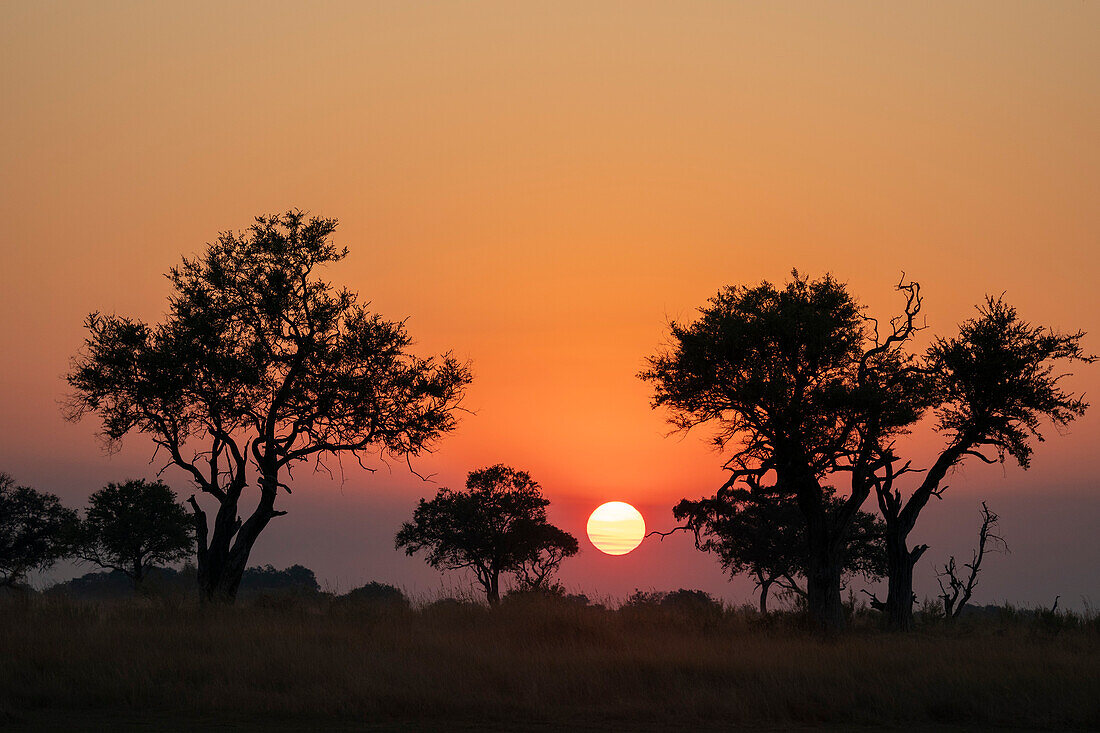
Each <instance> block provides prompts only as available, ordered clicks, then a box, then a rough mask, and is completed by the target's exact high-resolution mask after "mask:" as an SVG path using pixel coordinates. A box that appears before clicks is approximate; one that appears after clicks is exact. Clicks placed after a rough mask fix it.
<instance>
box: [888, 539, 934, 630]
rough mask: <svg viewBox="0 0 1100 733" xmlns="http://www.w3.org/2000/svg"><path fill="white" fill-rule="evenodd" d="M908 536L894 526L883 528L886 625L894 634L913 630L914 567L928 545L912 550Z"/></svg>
mask: <svg viewBox="0 0 1100 733" xmlns="http://www.w3.org/2000/svg"><path fill="white" fill-rule="evenodd" d="M906 540H907V533H904V532H902V531H901V530H900V528H899V527H897V526H896V525H894V526H890V525H889V524H888V525H887V529H886V567H887V573H888V575H889V582H888V586H887V588H888V589H887V595H886V623H887V626H889V627H890V628H891V629H893V630H895V631H912V630H913V626H914V624H913V598H914V596H913V568H914V567H915V566H916V564H917V560H918V559H919V558H920V556H921V555H923V554H924V551H925V550H926V549H928V547H927V545H918V546H917V547H915V548H913V549H912V550H910V549H909V547H908V544H907V541H906Z"/></svg>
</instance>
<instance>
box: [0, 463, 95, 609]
mask: <svg viewBox="0 0 1100 733" xmlns="http://www.w3.org/2000/svg"><path fill="white" fill-rule="evenodd" d="M76 522H77V517H76V512H74V511H73V510H72V509H69V508H67V507H65V506H62V504H61V500H60V499H58V498H57V497H56V496H54V495H53V494H47V493H45V492H42V491H36V490H35V489H32V488H30V487H29V486H18V485H16V483H15V479H13V478H12V477H11V476H9V475H8V474H6V473H0V587H9V588H10V587H13V586H16V585H18V584H20V583H22V582H24V581H25V580H26V578H27V575H28V574H29V573H30V572H31V571H34V570H45V569H46V568H48V567H50V566H51V565H53V564H54V563H55V562H57V561H58V560H60V559H62V558H64V557H67V556H68V555H69V554H70V552H71V547H72V538H73V531H74V527H75V525H76Z"/></svg>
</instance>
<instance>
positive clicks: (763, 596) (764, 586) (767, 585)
mask: <svg viewBox="0 0 1100 733" xmlns="http://www.w3.org/2000/svg"><path fill="white" fill-rule="evenodd" d="M771 587H772V580H771V579H770V578H769V579H768V580H761V581H760V615H761V616H767V615H768V591H769V590H770V589H771Z"/></svg>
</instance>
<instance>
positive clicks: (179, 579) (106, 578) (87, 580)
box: [45, 566, 195, 601]
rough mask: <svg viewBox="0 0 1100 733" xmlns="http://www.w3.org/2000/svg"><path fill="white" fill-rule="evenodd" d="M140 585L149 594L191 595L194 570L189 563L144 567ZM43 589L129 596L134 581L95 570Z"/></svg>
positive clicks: (83, 596) (82, 595) (91, 596)
mask: <svg viewBox="0 0 1100 733" xmlns="http://www.w3.org/2000/svg"><path fill="white" fill-rule="evenodd" d="M141 588H142V592H143V593H147V594H149V595H153V596H157V595H166V596H167V595H174V596H180V597H186V596H192V595H193V594H194V592H195V569H194V567H193V566H192V567H185V568H184V569H183V570H175V569H173V568H161V567H149V568H146V570H145V577H144V579H143V581H142V586H141ZM45 592H46V594H47V595H52V596H65V597H68V598H74V599H80V600H94V601H98V600H114V599H120V598H131V597H133V595H134V581H133V579H132V578H131V577H130V576H129V575H128V574H127V573H124V572H122V571H121V570H106V571H97V572H92V573H85V574H84V575H81V576H79V577H76V578H73V579H71V580H67V581H64V582H61V583H56V584H54V585H52V586H50V587H49V588H48V589H47V590H46V591H45Z"/></svg>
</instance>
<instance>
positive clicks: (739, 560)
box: [662, 486, 886, 614]
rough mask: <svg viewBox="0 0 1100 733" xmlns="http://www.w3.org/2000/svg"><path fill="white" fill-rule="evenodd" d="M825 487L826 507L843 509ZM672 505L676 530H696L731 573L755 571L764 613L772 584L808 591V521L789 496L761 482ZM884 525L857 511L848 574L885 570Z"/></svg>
mask: <svg viewBox="0 0 1100 733" xmlns="http://www.w3.org/2000/svg"><path fill="white" fill-rule="evenodd" d="M824 488H825V503H826V508H827V510H828V511H829V512H836V511H839V510H840V508H841V507H842V506H843V503H844V502H843V500H841V499H840V498H838V497H837V496H836V494H835V491H834V490H833V489H832V488H831V487H824ZM672 511H673V514H674V516H675V517H676V519H677V521H680V522H684V523H685V524H684V525H682V526H681V527H678V528H677V530H678V529H687V530H690V531H692V532H693V533H694V535H695V546H696V547H697V548H698V549H700V550H702V551H704V552H710V553H714V554H715V555H717V556H718V560H719V562H720V563H721V564H722V567H723V568H724V569H725V570H726V571H728V572H729V573H730V575H731V576H734V575H742V574H748V575H749V576H750V577H752V579H753V580H754V581H755V583H756V587H757V589H758V590H759V592H760V613H764V614H766V613H767V612H768V593H769V591H770V589H771V587H772V586H773V585H774V586H776V587H778V588H780V589H782V590H783V591H785V592H787V593H791V594H794V595H797V596H799V597H801V598H805V597H806V590H805V587H804V586H805V584H804V578H805V576H806V552H805V549H804V548H805V546H806V537H805V534H806V523H805V521H804V520H803V518H802V514H801V512H800V511H799V509H798V506H797V504H795V503H794V502H793V501H791V499H790V497H784V496H782V495H779V494H777V493H775V492H774V490H768V489H767V488H764V487H759V486H757V487H755V488H754V489H745V488H735V489H730V488H727V489H724V490H722V491H719V492H718V493H717V494H715V495H714V496H712V497H709V498H704V499H698V500H694V501H693V500H690V499H684V500H683V501H681V502H680V503H679V504H677V505H676V506H675V507H674V508H673V510H672ZM673 531H676V530H673ZM884 531H885V526H884V525H883V523H882V521H881V520H879V519H877V518H876V517H875V516H874V515H873V514H869V513H868V512H864V511H860V512H858V513H857V514H856V518H855V520H854V521H853V523H852V528H851V530H850V532H849V536H848V541H847V546H846V548H845V551H844V554H843V572H844V574H845V575H847V576H855V575H859V576H863V577H864V578H867V579H868V580H875V579H878V578H880V577H882V576H883V575H885V574H886V553H885V547H884V544H883V538H884ZM662 534H669V533H662Z"/></svg>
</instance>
